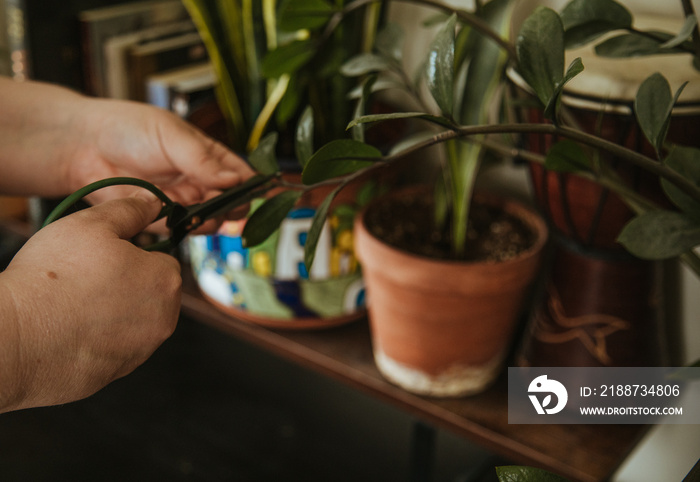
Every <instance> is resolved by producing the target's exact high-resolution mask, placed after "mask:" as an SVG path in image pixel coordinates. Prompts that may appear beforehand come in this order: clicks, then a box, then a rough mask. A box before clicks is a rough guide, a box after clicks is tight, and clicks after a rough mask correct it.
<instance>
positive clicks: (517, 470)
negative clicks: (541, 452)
mask: <svg viewBox="0 0 700 482" xmlns="http://www.w3.org/2000/svg"><path fill="white" fill-rule="evenodd" d="M496 475H497V476H498V480H499V482H567V480H566V479H565V478H563V477H560V476H558V475H556V474H553V473H551V472H548V471H546V470H543V469H538V468H536V467H524V466H520V465H508V466H501V467H496Z"/></svg>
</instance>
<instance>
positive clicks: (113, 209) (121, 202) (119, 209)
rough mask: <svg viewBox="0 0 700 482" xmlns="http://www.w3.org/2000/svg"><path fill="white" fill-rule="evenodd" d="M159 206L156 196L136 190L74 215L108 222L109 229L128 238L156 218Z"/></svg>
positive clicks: (139, 231)
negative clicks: (122, 197) (128, 195)
mask: <svg viewBox="0 0 700 482" xmlns="http://www.w3.org/2000/svg"><path fill="white" fill-rule="evenodd" d="M161 208H162V202H161V201H160V200H159V199H158V198H157V197H156V196H154V195H153V194H152V193H150V192H148V191H144V190H138V191H136V192H134V193H133V194H132V195H131V196H130V197H128V198H124V199H116V200H113V201H107V202H105V203H103V204H99V205H97V206H93V207H91V208H90V209H86V210H84V211H81V212H78V213H76V215H80V216H86V217H89V218H92V220H93V221H96V222H100V223H103V224H108V225H109V226H110V228H109V230H110V231H111V232H113V233H114V234H116V235H117V236H118V237H119V238H121V239H130V238H133V237H134V236H136V235H137V234H139V233H141V232H142V231H143V230H144V229H146V227H147V226H148V225H149V224H151V223H152V222H153V221H154V220H155V219H156V217H157V216H158V213H160V210H161Z"/></svg>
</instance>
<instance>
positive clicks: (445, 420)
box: [182, 270, 646, 481]
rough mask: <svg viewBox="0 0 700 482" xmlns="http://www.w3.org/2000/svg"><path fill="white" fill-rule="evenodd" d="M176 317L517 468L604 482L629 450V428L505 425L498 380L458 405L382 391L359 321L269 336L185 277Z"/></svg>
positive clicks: (637, 433)
mask: <svg viewBox="0 0 700 482" xmlns="http://www.w3.org/2000/svg"><path fill="white" fill-rule="evenodd" d="M184 274H185V287H184V293H183V300H182V312H183V313H184V314H185V315H187V316H189V317H190V318H192V319H194V320H196V321H199V322H202V323H205V324H207V325H210V326H212V327H214V328H216V329H218V330H220V331H222V332H224V333H227V334H230V335H232V336H235V337H237V338H240V339H243V340H246V341H247V342H250V343H252V344H254V345H257V346H259V347H260V348H262V349H264V350H267V351H269V352H272V353H275V354H277V355H278V356H280V357H282V358H284V359H287V360H289V361H291V362H293V363H297V364H299V365H302V366H305V367H307V368H310V369H312V370H315V371H317V372H319V373H322V374H324V375H326V376H329V377H332V378H334V379H336V380H338V381H340V382H342V383H345V384H347V385H349V386H352V387H354V388H356V389H358V390H361V391H363V392H365V393H367V394H369V395H370V396H373V397H376V398H377V399H380V400H383V401H385V402H387V403H389V404H392V405H394V406H396V407H398V408H399V409H401V410H404V411H406V412H408V413H411V414H413V415H415V416H417V417H419V418H421V419H423V420H425V421H427V422H429V423H431V424H434V425H435V426H438V427H442V428H444V429H447V430H450V431H452V432H454V433H456V434H458V435H460V436H463V437H465V438H467V439H469V440H472V441H474V442H476V443H478V444H480V445H482V446H484V447H486V448H488V449H489V450H491V451H493V452H494V453H497V454H500V455H503V456H505V457H508V458H509V459H511V460H514V461H516V462H518V463H521V464H525V465H535V466H538V467H542V468H545V469H548V470H551V471H554V472H557V473H559V474H561V475H563V476H565V477H568V478H570V479H571V480H580V481H599V480H606V479H608V478H609V477H610V476H611V475H612V474H613V472H614V471H615V469H616V468H617V467H618V466H619V464H620V463H621V462H622V461H623V460H624V458H625V456H626V455H627V454H628V453H629V452H630V450H631V449H632V448H633V447H634V446H635V445H636V444H637V442H638V441H639V439H640V438H641V437H642V435H643V434H644V433H645V431H646V427H644V426H637V425H509V424H508V414H507V387H506V380H505V379H504V378H503V377H502V379H500V380H499V381H498V382H497V383H496V384H495V386H494V387H492V388H491V389H489V390H488V391H486V392H485V393H482V394H479V395H476V396H472V397H465V398H461V399H449V400H441V399H431V398H426V397H420V396H416V395H413V394H410V393H408V392H406V391H404V390H402V389H400V388H398V387H396V386H394V385H392V384H390V383H388V382H387V381H386V380H385V379H384V378H383V377H382V376H381V374H380V373H379V371H378V370H377V368H376V366H375V364H374V359H373V356H372V348H371V342H370V335H369V328H368V323H367V320H365V319H363V320H360V321H357V322H354V323H351V324H348V325H345V326H341V327H336V328H332V329H328V330H323V331H283V330H270V329H267V328H263V327H260V326H257V325H253V324H250V323H246V322H244V321H240V320H237V319H234V318H232V317H231V316H230V315H228V314H224V313H223V312H221V311H219V310H218V309H217V308H215V307H214V306H213V305H211V304H210V303H209V302H207V301H206V300H205V299H204V298H203V297H202V296H201V295H200V293H199V291H198V289H197V287H196V285H195V283H194V281H193V279H192V277H191V275H190V274H189V272H188V270H185V273H184Z"/></svg>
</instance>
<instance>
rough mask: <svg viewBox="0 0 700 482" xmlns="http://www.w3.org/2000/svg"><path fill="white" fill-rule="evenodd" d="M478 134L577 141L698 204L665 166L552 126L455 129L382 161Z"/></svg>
mask: <svg viewBox="0 0 700 482" xmlns="http://www.w3.org/2000/svg"><path fill="white" fill-rule="evenodd" d="M480 134H549V135H558V136H562V137H566V138H568V139H571V140H573V141H576V142H580V143H582V144H585V145H587V146H590V147H594V148H596V149H602V150H604V151H606V152H608V153H610V154H612V155H614V156H615V157H617V158H619V159H620V160H622V161H625V162H628V163H630V164H633V165H636V166H638V167H640V168H642V169H645V170H647V171H649V172H651V173H653V174H656V175H657V176H660V177H663V178H665V179H667V180H668V181H669V182H671V183H673V184H674V185H675V186H676V187H678V188H679V189H680V190H682V191H683V192H684V193H685V194H687V195H688V196H690V197H692V198H693V199H694V200H695V201H697V202H699V203H700V189H698V188H697V186H695V185H694V184H693V183H692V182H690V181H688V180H687V179H686V178H685V177H683V176H682V175H680V174H679V173H677V172H676V171H674V170H673V169H670V168H668V167H667V166H665V165H664V164H662V163H660V162H657V161H655V160H653V159H650V158H648V157H647V156H645V155H643V154H640V153H638V152H635V151H633V150H631V149H628V148H626V147H623V146H620V145H617V144H615V143H614V142H610V141H607V140H605V139H602V138H600V137H597V136H594V135H592V134H587V133H585V132H581V131H577V130H576V129H572V128H570V127H564V126H555V125H553V124H531V123H525V124H489V125H478V126H455V127H453V129H452V130H451V131H444V132H441V133H440V134H438V135H435V136H433V137H431V138H430V139H427V140H426V141H424V142H422V143H419V144H416V145H414V146H412V147H411V148H409V149H406V150H404V151H401V152H398V153H396V154H393V155H390V156H386V157H385V158H384V159H383V160H385V161H387V160H391V158H393V157H403V156H405V155H407V154H409V153H411V152H415V151H416V150H419V149H422V148H424V147H428V146H431V145H434V144H438V143H440V142H444V141H447V140H449V139H455V138H458V137H470V136H476V135H480Z"/></svg>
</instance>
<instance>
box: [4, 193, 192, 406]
mask: <svg viewBox="0 0 700 482" xmlns="http://www.w3.org/2000/svg"><path fill="white" fill-rule="evenodd" d="M147 198H149V195H147V194H145V195H141V194H136V195H135V196H134V197H130V198H127V199H122V200H114V201H109V202H106V203H104V204H100V205H98V206H95V207H92V208H89V209H85V210H83V211H80V212H78V213H75V214H73V215H70V216H67V217H66V218H63V219H60V220H58V221H56V222H55V223H53V224H51V225H49V226H47V227H46V228H44V229H42V230H40V231H39V232H38V233H37V234H36V235H35V236H34V237H32V238H31V239H30V240H29V241H28V242H27V244H26V245H25V246H24V247H23V248H22V249H21V250H20V251H19V253H18V254H17V255H16V256H15V258H14V259H13V261H12V262H11V263H10V265H9V266H8V268H7V269H6V270H5V271H4V272H3V273H2V274H0V300H2V301H3V302H2V303H0V305H3V306H4V308H3V307H0V313H2V315H3V316H0V332H1V333H3V335H4V336H3V337H1V339H0V348H1V350H0V351H1V352H2V353H1V354H0V362H2V363H0V365H2V366H0V379H2V380H3V387H2V388H3V390H0V412H2V411H5V410H12V409H18V408H28V407H36V406H44V405H52V404H58V403H65V402H69V401H73V400H78V399H81V398H84V397H87V396H89V395H91V394H93V393H94V392H96V391H97V390H99V389H100V388H102V387H103V386H105V385H107V384H108V383H110V382H111V381H113V380H114V379H116V378H119V377H122V376H124V375H126V374H128V373H130V372H131V371H132V370H134V368H136V367H137V366H138V365H140V364H141V363H143V362H144V361H145V360H146V359H147V358H148V357H149V356H150V355H151V354H152V353H153V351H154V350H155V349H156V348H157V347H158V346H159V345H160V344H161V343H162V342H163V341H164V340H165V339H166V338H168V337H169V336H170V335H171V334H172V332H173V330H174V329H175V325H176V323H177V318H178V314H179V308H180V286H181V278H180V272H179V270H180V268H179V264H178V262H177V261H176V260H175V259H174V258H172V257H170V256H168V255H166V254H162V253H149V252H146V251H143V250H142V249H140V248H137V247H135V246H134V245H132V244H131V243H130V242H129V241H127V240H128V239H129V238H131V237H132V236H134V235H136V234H137V233H139V232H140V231H142V230H143V229H144V227H146V226H147V225H148V224H149V223H150V222H151V221H152V220H153V219H154V218H155V217H156V216H157V214H158V212H159V209H160V203H159V202H158V201H157V200H155V198H150V199H147ZM8 387H9V388H10V390H9V391H8ZM8 393H9V394H10V395H9V396H8Z"/></svg>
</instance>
